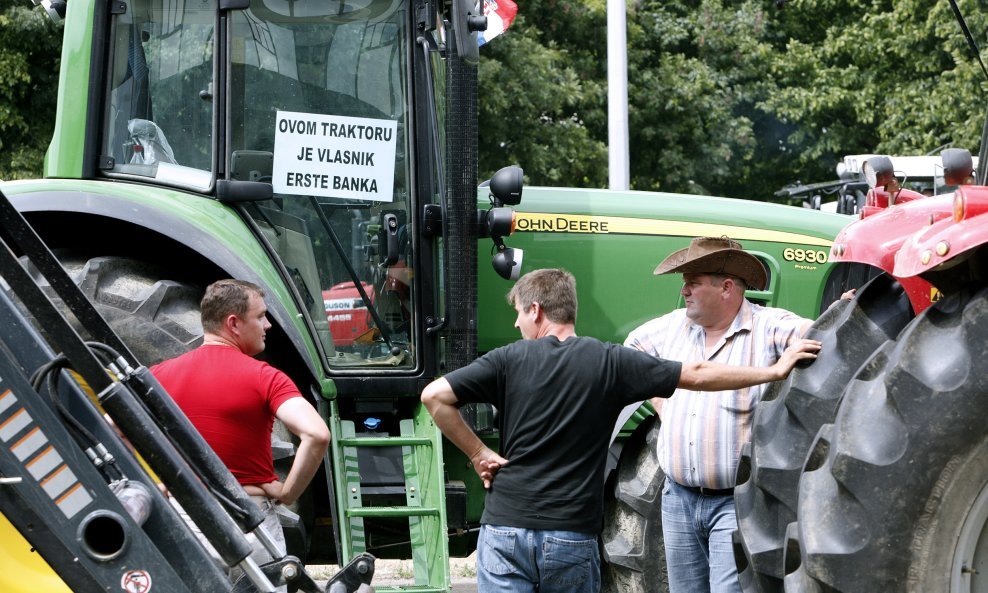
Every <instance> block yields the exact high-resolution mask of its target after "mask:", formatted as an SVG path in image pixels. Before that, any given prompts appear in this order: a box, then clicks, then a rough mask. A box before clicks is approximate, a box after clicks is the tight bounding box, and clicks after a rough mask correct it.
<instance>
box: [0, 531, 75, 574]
mask: <svg viewBox="0 0 988 593" xmlns="http://www.w3.org/2000/svg"><path fill="white" fill-rule="evenodd" d="M0 542H3V546H2V549H0V591H3V592H4V593H37V592H38V591H44V592H45V593H72V590H71V589H69V587H68V585H66V584H65V582H63V581H62V579H61V578H59V576H58V575H57V574H55V571H54V570H52V569H51V567H50V566H48V563H47V562H45V559H44V558H42V557H41V555H40V554H38V553H37V552H35V551H34V549H33V548H31V544H29V543H27V540H25V539H24V537H23V536H21V534H20V532H19V531H17V530H16V529H15V528H14V526H13V525H11V524H10V521H8V520H7V518H6V517H4V516H3V515H0Z"/></svg>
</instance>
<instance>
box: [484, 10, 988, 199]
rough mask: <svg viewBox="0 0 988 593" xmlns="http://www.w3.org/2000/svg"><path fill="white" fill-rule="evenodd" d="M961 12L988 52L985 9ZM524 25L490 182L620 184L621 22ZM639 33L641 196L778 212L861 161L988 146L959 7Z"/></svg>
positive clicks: (494, 135)
mask: <svg viewBox="0 0 988 593" xmlns="http://www.w3.org/2000/svg"><path fill="white" fill-rule="evenodd" d="M959 4H960V6H961V10H962V12H963V13H964V15H965V17H966V18H967V19H968V23H969V25H970V27H971V30H972V32H973V34H974V36H975V38H976V39H978V40H984V39H986V38H988V12H986V11H984V10H983V9H982V8H983V7H982V3H981V2H978V1H976V0H960V1H959ZM519 11H520V12H519V19H518V20H516V22H515V24H514V25H512V27H511V28H510V29H509V30H508V31H507V32H506V33H505V34H504V35H503V36H502V37H500V38H498V39H496V40H494V41H493V42H492V43H491V44H490V45H489V46H486V47H484V48H482V49H481V78H480V81H481V97H480V108H481V113H482V114H483V116H484V123H483V127H482V134H484V135H485V137H484V138H482V142H481V147H480V158H481V170H482V171H492V170H494V169H496V168H497V167H499V166H501V165H503V164H506V161H507V160H511V159H514V160H516V161H517V162H519V163H520V164H521V165H522V166H524V167H525V173H526V177H527V181H528V182H529V183H533V184H551V185H585V186H593V187H604V186H606V185H607V165H606V143H607V121H606V119H607V72H606V60H607V56H606V9H605V7H604V6H602V2H601V0H597V2H595V3H593V4H591V5H586V4H564V3H561V2H557V1H553V0H534V1H533V2H524V3H522V4H521V5H520V7H519ZM627 19H628V102H629V128H630V136H631V137H630V148H631V184H632V188H634V189H643V190H650V189H656V190H663V191H673V192H686V193H710V194H716V195H726V196H732V197H741V198H749V199H758V200H767V199H772V194H773V192H774V191H776V190H778V189H779V188H781V187H782V186H783V185H786V184H788V183H791V182H793V181H795V180H797V179H798V180H802V181H804V182H813V181H823V180H828V179H831V178H833V176H834V165H835V164H836V163H837V161H838V160H839V159H840V158H841V157H842V156H843V155H845V154H854V153H864V152H878V153H888V154H924V153H927V152H931V151H935V150H936V149H938V148H939V147H941V146H943V145H946V144H952V145H954V146H960V147H964V148H968V149H970V150H971V151H972V152H976V151H977V150H978V148H979V143H980V133H981V125H982V121H983V118H984V112H985V106H984V104H985V97H984V89H985V88H986V82H985V78H984V74H983V73H982V71H981V67H980V66H979V65H978V64H977V62H976V60H975V59H974V58H973V57H972V56H971V52H970V50H969V48H968V45H967V42H966V41H965V39H964V37H963V35H962V33H961V31H960V28H959V26H958V25H957V23H956V22H955V20H954V16H953V14H952V11H951V9H950V6H949V3H948V2H946V0H938V1H937V2H932V3H931V2H928V1H927V0H874V1H871V0H869V1H865V0H789V1H788V2H786V3H785V4H784V6H782V7H781V8H780V7H779V6H777V5H776V2H775V1H774V0H741V1H734V2H729V1H727V0H639V1H638V2H636V3H634V4H631V3H629V5H628V15H627ZM981 43H984V42H983V41H981ZM505 84H508V85H512V86H510V90H507V89H506V88H499V87H503V85H505ZM518 93H524V94H525V95H526V96H525V97H521V96H520V95H519V94H518ZM564 94H565V96H561V95H564ZM565 115H572V120H571V121H570V125H560V124H561V122H562V121H563V120H564V119H565ZM561 116H563V117H561ZM491 120H496V121H497V124H496V127H494V128H488V127H487V126H488V124H489V122H490V121H491ZM547 149H548V150H547Z"/></svg>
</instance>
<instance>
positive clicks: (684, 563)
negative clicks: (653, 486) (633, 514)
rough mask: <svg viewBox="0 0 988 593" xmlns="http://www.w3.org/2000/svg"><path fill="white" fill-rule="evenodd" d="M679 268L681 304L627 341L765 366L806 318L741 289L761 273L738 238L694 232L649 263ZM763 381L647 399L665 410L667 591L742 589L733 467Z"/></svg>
mask: <svg viewBox="0 0 988 593" xmlns="http://www.w3.org/2000/svg"><path fill="white" fill-rule="evenodd" d="M677 273H678V274H682V275H683V288H682V290H681V294H682V295H683V298H684V300H685V302H686V308H685V309H678V310H676V311H673V312H671V313H668V314H666V315H663V316H662V317H659V318H657V319H653V320H651V321H649V322H647V323H645V324H644V325H642V326H640V327H638V328H637V329H635V330H634V331H632V332H631V334H629V335H628V339H627V340H625V345H626V346H631V347H633V348H637V349H638V350H641V351H643V352H647V353H649V354H652V355H653V356H656V357H660V358H664V359H667V360H678V361H681V362H701V361H715V362H720V363H724V364H729V365H740V366H755V367H762V366H770V365H772V364H774V363H775V362H776V361H777V360H778V359H779V357H780V356H781V355H782V353H783V351H785V349H786V348H787V347H789V345H790V344H792V343H793V342H795V341H796V340H798V339H799V338H800V336H801V335H802V334H803V333H804V332H805V331H806V329H808V328H809V326H810V324H811V323H812V321H811V320H808V319H803V318H801V317H798V316H797V315H794V314H793V313H790V312H789V311H786V310H783V309H776V308H770V307H762V306H760V305H756V304H753V303H751V302H749V301H748V300H746V299H745V298H744V292H745V290H746V289H749V288H751V289H755V290H764V289H765V287H766V284H767V280H768V275H767V273H766V271H765V267H764V266H763V265H762V263H761V262H760V261H759V260H758V259H757V258H755V257H754V256H752V255H750V254H748V253H746V252H745V251H743V250H742V248H741V244H740V243H738V242H737V241H732V240H730V239H728V238H726V237H698V238H696V239H693V240H692V241H691V242H690V245H689V247H687V248H685V249H681V250H679V251H676V252H675V253H673V254H672V255H670V256H669V257H667V258H666V259H665V260H663V261H662V263H660V264H659V266H658V267H657V268H656V269H655V274H677ZM767 387H768V385H767V384H762V385H756V386H753V387H747V388H744V389H737V390H728V391H721V392H716V393H710V392H706V393H703V394H702V395H701V394H700V392H697V391H693V390H689V389H683V388H680V389H677V390H676V391H675V393H674V394H673V395H672V397H670V398H669V399H668V400H664V401H663V400H659V399H658V398H655V399H653V400H652V402H653V404H655V407H656V410H657V411H658V412H659V417H660V419H661V420H662V423H661V428H660V429H659V446H658V457H659V464H660V465H661V467H662V470H663V471H664V472H665V474H666V482H665V484H664V486H663V489H662V532H663V538H664V540H665V550H666V564H667V566H668V569H669V590H670V592H671V593H699V592H704V593H705V592H710V593H731V592H736V593H740V591H741V588H740V585H739V584H738V574H737V568H736V565H735V562H734V552H733V546H732V542H731V538H732V532H733V531H734V530H735V529H737V519H736V517H735V509H734V474H735V470H736V469H737V464H738V458H739V457H740V454H741V446H742V445H743V444H744V443H745V442H747V441H748V440H749V439H750V433H751V420H752V416H753V414H754V408H755V405H756V404H757V403H758V401H759V400H760V399H761V397H762V395H763V394H764V392H765V390H766V389H767Z"/></svg>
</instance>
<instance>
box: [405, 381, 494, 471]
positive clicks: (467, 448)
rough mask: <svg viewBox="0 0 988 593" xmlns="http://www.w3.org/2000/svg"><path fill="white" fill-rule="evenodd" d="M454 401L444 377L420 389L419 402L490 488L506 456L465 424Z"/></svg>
mask: <svg viewBox="0 0 988 593" xmlns="http://www.w3.org/2000/svg"><path fill="white" fill-rule="evenodd" d="M457 402H458V400H457V399H456V394H455V393H454V392H453V388H452V387H451V386H450V384H449V381H447V380H446V379H442V378H440V379H436V380H435V381H433V382H432V383H429V384H428V385H426V387H425V389H423V390H422V403H423V404H424V405H425V408H426V409H427V410H429V414H432V419H433V420H435V422H436V426H438V427H439V430H441V431H442V432H443V434H444V435H446V438H448V439H449V440H450V441H452V443H453V444H454V445H456V446H457V447H458V448H459V449H460V451H463V452H464V453H465V454H466V455H467V457H469V458H470V462H471V463H473V469H474V471H476V472H477V475H478V476H480V479H481V480H483V482H484V488H490V487H491V482H492V481H493V480H494V474H496V473H497V470H499V469H501V466H502V465H504V464H506V463H508V460H507V459H505V458H503V457H501V456H500V455H498V454H497V453H495V452H494V451H492V450H491V449H490V448H489V447H487V445H485V444H484V442H483V441H481V440H480V438H479V437H478V436H477V434H476V433H474V432H473V430H471V429H470V427H469V426H467V423H466V422H464V421H463V417H462V416H460V410H459V409H458V408H457V407H456V404H457Z"/></svg>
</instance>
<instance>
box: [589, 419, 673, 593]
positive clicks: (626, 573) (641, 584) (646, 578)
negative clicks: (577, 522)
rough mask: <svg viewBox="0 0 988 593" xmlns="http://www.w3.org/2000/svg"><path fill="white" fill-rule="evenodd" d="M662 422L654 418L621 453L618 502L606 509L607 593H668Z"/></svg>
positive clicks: (612, 500)
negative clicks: (660, 447) (660, 451)
mask: <svg viewBox="0 0 988 593" xmlns="http://www.w3.org/2000/svg"><path fill="white" fill-rule="evenodd" d="M658 425H659V422H658V419H657V417H655V416H649V417H648V418H646V419H645V420H644V421H643V422H642V423H641V424H640V425H639V427H638V429H636V431H635V433H634V434H633V435H632V437H631V438H630V439H628V442H627V443H625V445H624V448H623V449H622V451H621V459H620V461H619V462H618V467H617V475H616V480H615V483H614V493H613V497H608V498H607V500H606V501H605V506H604V530H603V532H602V533H601V541H602V543H603V549H604V558H603V560H604V565H603V571H602V572H603V574H602V577H603V578H602V581H603V586H602V591H603V593H665V592H666V591H668V590H669V577H668V575H667V573H666V559H665V546H664V545H663V539H662V483H663V482H664V481H665V474H664V473H663V472H662V468H660V467H659V460H658V457H657V452H658V449H657V445H658V435H659V426H658Z"/></svg>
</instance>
